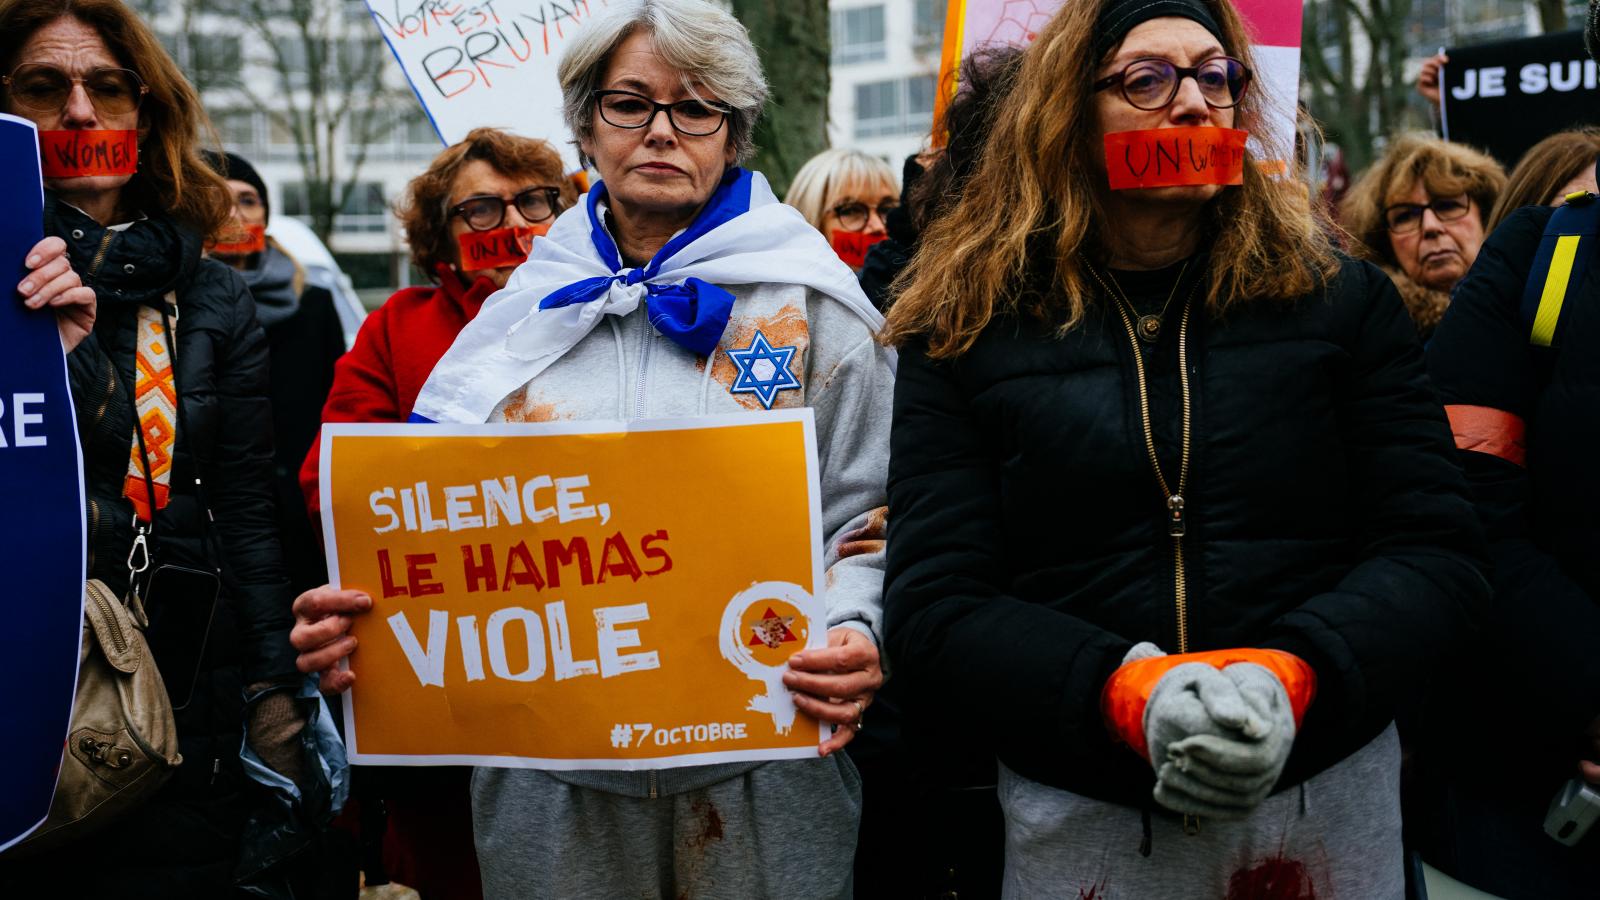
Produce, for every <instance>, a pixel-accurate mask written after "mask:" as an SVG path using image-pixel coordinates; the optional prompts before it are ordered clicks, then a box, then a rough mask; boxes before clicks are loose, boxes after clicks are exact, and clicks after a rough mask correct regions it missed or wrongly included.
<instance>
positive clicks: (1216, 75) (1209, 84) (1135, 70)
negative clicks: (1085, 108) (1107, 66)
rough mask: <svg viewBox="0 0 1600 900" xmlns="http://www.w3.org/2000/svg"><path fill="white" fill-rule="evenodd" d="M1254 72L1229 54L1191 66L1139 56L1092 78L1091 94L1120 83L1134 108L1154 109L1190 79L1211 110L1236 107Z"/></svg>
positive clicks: (1160, 106) (1164, 103) (1175, 94)
mask: <svg viewBox="0 0 1600 900" xmlns="http://www.w3.org/2000/svg"><path fill="white" fill-rule="evenodd" d="M1254 77H1255V75H1254V73H1252V72H1251V71H1250V67H1249V66H1247V65H1245V64H1244V63H1242V62H1240V61H1239V60H1237V59H1234V58H1233V57H1231V56H1213V57H1211V58H1210V59H1205V60H1201V61H1200V63H1199V64H1197V65H1193V66H1176V65H1173V64H1172V62H1171V61H1170V60H1165V59H1162V58H1160V57H1156V56H1149V57H1141V58H1139V59H1136V60H1134V61H1133V62H1131V63H1128V64H1127V65H1126V66H1124V67H1123V68H1122V71H1120V72H1117V73H1116V74H1113V75H1107V76H1106V77H1104V78H1102V79H1100V80H1099V81H1096V82H1095V83H1094V90H1095V93H1099V92H1100V91H1103V90H1105V89H1106V88H1108V87H1111V86H1112V85H1117V84H1120V85H1121V86H1122V97H1123V99H1124V100H1127V101H1128V105H1129V106H1132V107H1133V108H1134V109H1143V110H1157V109H1162V108H1164V107H1166V105H1167V104H1169V103H1171V102H1172V98H1174V97H1176V96H1178V85H1180V84H1182V83H1183V79H1185V78H1193V79H1194V83H1195V84H1197V85H1199V86H1200V96H1201V97H1203V98H1205V101H1206V105H1207V106H1209V107H1211V108H1212V109H1228V108H1229V107H1233V106H1238V105H1239V101H1240V100H1242V99H1244V92H1245V91H1246V90H1247V89H1248V88H1249V87H1250V80H1251V79H1252V78H1254Z"/></svg>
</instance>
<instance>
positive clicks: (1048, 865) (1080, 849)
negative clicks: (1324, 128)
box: [999, 725, 1405, 900]
mask: <svg viewBox="0 0 1600 900" xmlns="http://www.w3.org/2000/svg"><path fill="white" fill-rule="evenodd" d="M999 790H1000V805H1001V808H1002V809H1003V810H1004V811H1005V816H1006V871H1005V888H1004V893H1003V895H1002V896H1004V897H1005V898H1006V900H1054V898H1058V897H1059V898H1065V900H1166V898H1185V900H1189V898H1192V900H1312V898H1315V900H1401V898H1403V897H1404V896H1405V875H1404V869H1403V866H1404V861H1403V855H1402V852H1401V849H1400V739H1399V737H1398V736H1397V734H1396V732H1395V728H1394V726H1393V725H1391V726H1389V728H1388V730H1386V731H1384V732H1383V733H1382V734H1380V735H1378V737H1376V738H1375V739H1373V741H1372V742H1371V743H1369V744H1367V746H1365V747H1363V748H1361V749H1360V750H1358V751H1356V752H1355V753H1353V754H1351V755H1350V756H1349V757H1348V758H1347V759H1345V760H1344V761H1342V762H1340V763H1339V764H1338V765H1336V766H1333V767H1332V768H1330V769H1328V770H1327V771H1325V772H1323V773H1322V774H1320V775H1318V776H1316V777H1315V778H1312V779H1310V780H1309V781H1307V782H1305V783H1304V784H1303V785H1301V786H1300V787H1295V788H1290V789H1288V790H1285V791H1282V792H1280V793H1278V794H1275V795H1273V796H1271V797H1268V798H1267V799H1266V801H1265V802H1263V803H1262V804H1261V806H1260V807H1259V808H1257V810H1256V811H1255V812H1254V813H1253V814H1251V815H1250V817H1249V818H1247V819H1244V820H1243V821H1239V822H1217V821H1213V820H1210V819H1203V820H1201V823H1200V833H1199V834H1193V835H1191V834H1185V833H1184V830H1183V821H1182V819H1181V818H1180V817H1178V816H1175V815H1166V814H1156V815H1152V816H1151V820H1150V825H1151V834H1150V855H1149V856H1148V857H1146V856H1143V855H1141V854H1140V852H1139V846H1140V843H1141V842H1142V841H1143V838H1144V828H1143V823H1144V819H1143V814H1142V813H1141V812H1140V810H1138V809H1135V808H1133V807H1129V806H1121V805H1118V804H1114V803H1105V802H1103V801H1100V800H1092V799H1090V798H1088V797H1083V796H1079V795H1077V794H1073V793H1070V792H1068V791H1063V790H1059V789H1057V788H1053V787H1049V786H1047V785H1043V784H1040V783H1038V782H1036V781H1030V780H1029V779H1026V778H1023V777H1022V776H1020V775H1017V774H1016V773H1015V772H1012V771H1011V770H1010V769H1007V768H1006V767H1005V766H1003V765H1002V766H1001V767H1000V787H999Z"/></svg>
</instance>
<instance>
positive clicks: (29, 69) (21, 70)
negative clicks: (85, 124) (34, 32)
mask: <svg viewBox="0 0 1600 900" xmlns="http://www.w3.org/2000/svg"><path fill="white" fill-rule="evenodd" d="M0 84H3V85H5V86H6V90H7V92H9V93H10V94H11V100H12V102H14V103H16V104H17V105H18V106H20V107H23V108H24V109H30V110H33V111H34V112H43V113H53V112H60V111H61V110H63V109H66V106H67V101H68V100H69V99H71V97H72V86H73V85H75V84H81V85H83V90H84V93H86V94H88V95H89V102H90V103H91V104H92V105H93V106H94V108H95V111H96V112H98V113H100V115H102V116H123V115H127V114H128V113H131V112H133V111H134V110H136V109H138V108H139V104H140V103H142V102H144V95H145V94H148V93H149V92H150V88H148V87H146V86H145V83H144V79H142V78H140V77H139V76H138V75H137V74H136V73H135V72H133V71H132V70H131V69H115V68H110V67H102V68H98V69H90V70H89V71H88V73H86V74H85V75H84V76H83V77H81V78H74V77H72V76H71V75H68V74H67V73H66V72H63V71H62V70H60V69H58V68H56V67H55V66H52V65H47V64H45V63H23V64H22V65H20V66H17V67H16V69H14V70H13V71H12V72H11V74H10V75H4V76H0Z"/></svg>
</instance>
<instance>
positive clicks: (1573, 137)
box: [1483, 125, 1600, 234]
mask: <svg viewBox="0 0 1600 900" xmlns="http://www.w3.org/2000/svg"><path fill="white" fill-rule="evenodd" d="M1597 156H1600V128H1597V127H1595V126H1593V125H1585V126H1584V127H1582V128H1574V129H1572V130H1570V131H1558V132H1556V133H1555V134H1552V135H1550V136H1549V137H1547V138H1545V139H1544V140H1542V141H1540V142H1539V143H1537V144H1534V145H1533V146H1532V147H1529V148H1528V152H1527V153H1524V154H1522V159H1521V160H1519V161H1518V162H1517V167H1516V168H1515V169H1512V170H1511V177H1510V179H1508V180H1507V181H1506V189H1505V190H1504V191H1501V192H1500V200H1499V202H1497V203H1495V207H1494V216H1493V217H1491V218H1490V219H1489V221H1488V223H1487V224H1486V225H1485V227H1484V229H1483V230H1484V233H1486V234H1487V233H1488V232H1491V231H1493V230H1494V229H1495V228H1496V227H1497V226H1498V225H1499V224H1500V222H1501V220H1503V219H1504V218H1505V217H1506V216H1509V215H1511V213H1512V211H1514V210H1516V209H1519V208H1521V207H1524V206H1549V205H1550V204H1551V203H1554V202H1555V199H1556V197H1555V193H1556V191H1558V190H1560V189H1561V187H1562V185H1565V184H1566V183H1567V182H1569V181H1571V180H1572V179H1574V178H1577V177H1578V173H1579V172H1582V171H1583V170H1584V169H1586V168H1588V167H1590V166H1592V165H1594V161H1595V157H1597Z"/></svg>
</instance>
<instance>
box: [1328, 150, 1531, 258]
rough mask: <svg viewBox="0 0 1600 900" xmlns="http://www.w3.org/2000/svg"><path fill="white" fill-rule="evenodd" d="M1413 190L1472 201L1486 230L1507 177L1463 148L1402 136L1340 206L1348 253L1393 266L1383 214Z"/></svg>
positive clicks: (1491, 161) (1487, 160)
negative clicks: (1348, 241) (1352, 243)
mask: <svg viewBox="0 0 1600 900" xmlns="http://www.w3.org/2000/svg"><path fill="white" fill-rule="evenodd" d="M1418 184H1421V185H1422V186H1423V187H1424V188H1425V189H1426V190H1427V191H1428V194H1429V196H1432V197H1454V196H1457V195H1460V194H1466V195H1467V196H1469V197H1471V198H1472V203H1473V205H1474V206H1476V207H1477V209H1476V212H1477V214H1478V221H1479V222H1482V223H1483V224H1484V225H1485V226H1487V225H1488V224H1489V219H1490V216H1491V215H1493V213H1494V209H1495V204H1496V202H1497V201H1498V199H1499V197H1500V192H1501V191H1503V190H1505V187H1506V173H1505V170H1504V169H1502V168H1500V164H1499V163H1497V162H1495V161H1494V159H1493V158H1492V157H1490V156H1488V155H1487V154H1484V153H1479V152H1478V151H1477V150H1474V149H1472V148H1471V147H1468V146H1466V145H1465V144H1456V143H1452V142H1450V141H1446V140H1441V139H1439V138H1436V137H1434V136H1433V135H1431V134H1428V133H1426V132H1420V131H1418V132H1409V133H1406V134H1402V135H1400V136H1399V137H1397V138H1395V139H1394V141H1393V142H1392V143H1391V144H1390V145H1389V149H1387V150H1385V151H1384V154H1383V156H1382V157H1380V158H1379V159H1378V161H1377V162H1375V163H1373V164H1372V166H1371V168H1369V169H1367V171H1366V172H1364V173H1362V175H1361V177H1360V178H1359V179H1357V181H1356V183H1355V184H1354V185H1353V186H1352V187H1351V188H1350V193H1348V194H1346V195H1345V198H1344V202H1343V203H1341V204H1340V207H1339V224H1340V225H1343V226H1344V229H1345V230H1346V231H1348V232H1350V235H1351V236H1352V237H1354V238H1355V239H1356V240H1357V241H1358V242H1359V246H1356V247H1352V248H1351V250H1352V251H1354V252H1356V253H1357V255H1360V256H1364V257H1365V258H1367V259H1370V260H1373V261H1374V262H1379V263H1383V264H1385V265H1389V266H1398V265H1399V264H1400V263H1399V261H1398V260H1396V259H1395V256H1394V246H1393V245H1392V244H1390V243H1389V225H1388V223H1387V222H1386V221H1385V220H1384V215H1383V211H1384V210H1385V209H1386V208H1388V207H1389V206H1390V205H1391V204H1394V203H1400V202H1404V198H1405V197H1406V196H1407V195H1409V194H1410V193H1411V192H1412V190H1414V189H1415V188H1416V186H1417V185H1418ZM1485 230H1486V231H1487V228H1486V229H1485Z"/></svg>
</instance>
